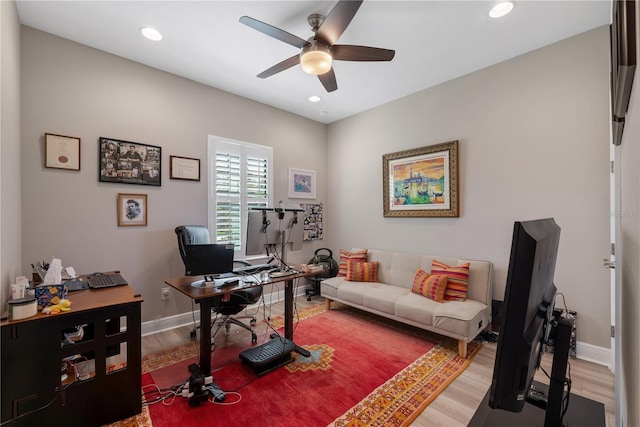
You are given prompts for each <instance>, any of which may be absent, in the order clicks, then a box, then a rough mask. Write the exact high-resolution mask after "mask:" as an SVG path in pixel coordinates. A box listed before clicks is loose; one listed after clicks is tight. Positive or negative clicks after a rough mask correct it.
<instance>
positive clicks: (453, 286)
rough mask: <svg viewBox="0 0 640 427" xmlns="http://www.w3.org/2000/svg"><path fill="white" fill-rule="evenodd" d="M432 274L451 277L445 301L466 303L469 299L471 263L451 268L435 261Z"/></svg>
mask: <svg viewBox="0 0 640 427" xmlns="http://www.w3.org/2000/svg"><path fill="white" fill-rule="evenodd" d="M431 274H446V275H447V276H449V283H448V284H447V289H446V290H445V291H444V299H445V301H464V300H466V299H467V289H468V286H469V263H466V264H462V265H457V266H449V265H447V264H444V263H442V262H440V261H436V260H433V261H432V262H431Z"/></svg>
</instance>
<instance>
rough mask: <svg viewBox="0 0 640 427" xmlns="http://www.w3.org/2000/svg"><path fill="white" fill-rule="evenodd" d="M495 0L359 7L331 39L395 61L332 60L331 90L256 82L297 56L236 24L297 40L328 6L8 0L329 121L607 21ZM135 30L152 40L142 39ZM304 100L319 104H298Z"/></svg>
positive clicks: (575, 6)
mask: <svg viewBox="0 0 640 427" xmlns="http://www.w3.org/2000/svg"><path fill="white" fill-rule="evenodd" d="M495 3H496V2H495V1H481V0H476V1H376V0H371V1H368V0H365V1H364V3H363V4H362V6H361V7H360V9H359V11H358V13H357V14H356V15H355V17H354V19H353V21H352V22H351V24H350V25H349V27H348V28H347V30H346V31H345V32H344V33H343V35H342V36H341V37H340V39H339V40H338V44H354V45H364V46H374V47H382V48H387V49H395V51H396V55H395V58H394V59H393V61H391V62H346V61H336V62H334V70H335V74H336V78H337V82H338V90H336V91H335V92H332V93H327V92H326V91H325V90H324V88H323V86H322V85H321V83H320V82H319V81H318V79H317V77H315V76H311V75H309V74H306V73H304V72H303V71H302V69H301V68H300V67H299V66H296V67H293V68H290V69H288V70H286V71H283V72H281V73H279V74H276V75H274V76H272V77H269V78H267V79H259V78H257V77H256V75H257V74H258V73H260V72H262V71H264V70H265V69H267V68H269V67H271V66H272V65H275V64H276V63H278V62H280V61H282V60H284V59H286V58H289V57H290V56H292V55H295V54H296V53H297V51H298V50H297V48H295V47H293V46H290V45H288V44H285V43H283V42H281V41H279V40H276V39H273V38H271V37H268V36H266V35H264V34H262V33H260V32H258V31H256V30H253V29H251V28H249V27H247V26H245V25H243V24H240V23H239V22H238V19H239V18H240V17H241V16H243V15H248V16H250V17H252V18H255V19H257V20H259V21H262V22H265V23H268V24H271V25H273V26H276V27H279V28H281V29H283V30H285V31H287V32H289V33H292V34H295V35H297V36H298V37H300V38H303V39H307V38H308V37H310V36H311V35H312V32H311V31H310V30H309V28H308V26H307V22H306V18H307V16H308V15H309V14H311V13H322V14H325V15H326V14H327V13H329V11H330V10H331V9H332V8H333V6H334V5H335V4H336V1H239V0H235V1H232V0H228V1H192V0H182V1H32V0H18V1H17V7H18V13H19V16H20V21H21V23H22V24H24V25H28V26H30V27H33V28H37V29H39V30H42V31H46V32H48V33H51V34H55V35H58V36H60V37H64V38H66V39H70V40H73V41H76V42H78V43H82V44H85V45H88V46H91V47H94V48H96V49H100V50H103V51H106V52H110V53H113V54H115V55H119V56H122V57H124V58H128V59H131V60H133V61H136V62H140V63H142V64H146V65H149V66H151V67H154V68H158V69H160V70H164V71H167V72H170V73H173V74H176V75H179V76H183V77H186V78H188V79H191V80H194V81H197V82H200V83H203V84H206V85H209V86H213V87H216V88H219V89H222V90H224V91H227V92H231V93H234V94H237V95H240V96H243V97H246V98H250V99H253V100H256V101H259V102H261V103H264V104H267V105H272V106H274V107H277V108H280V109H282V110H286V111H290V112H292V113H295V114H298V115H301V116H304V117H308V118H310V119H312V120H316V121H318V122H321V123H331V122H333V121H336V120H339V119H342V118H345V117H348V116H350V115H353V114H356V113H358V112H361V111H364V110H368V109H370V108H373V107H376V106H378V105H382V104H385V103H387V102H389V101H392V100H394V99H398V98H401V97H403V96H406V95H409V94H412V93H415V92H418V91H420V90H423V89H426V88H428V87H431V86H434V85H437V84H439V83H442V82H444V81H447V80H451V79H453V78H456V77H459V76H462V75H464V74H468V73H470V72H473V71H476V70H479V69H482V68H485V67H487V66H490V65H492V64H496V63H498V62H501V61H504V60H507V59H509V58H512V57H515V56H518V55H521V54H523V53H525V52H529V51H531V50H534V49H537V48H540V47H543V46H546V45H548V44H551V43H554V42H556V41H558V40H562V39H564V38H567V37H570V36H573V35H576V34H579V33H582V32H585V31H588V30H591V29H593V28H596V27H599V26H602V25H608V24H609V22H610V13H611V12H610V8H611V3H610V0H587V1H578V0H569V1H548V0H526V1H525V0H519V1H517V2H516V6H515V8H514V10H513V11H512V12H511V13H510V14H509V15H507V16H506V17H504V18H500V19H493V18H490V17H489V15H488V12H489V9H490V7H491V6H492V5H493V4H495ZM145 25H148V26H153V27H155V28H157V29H158V30H160V31H161V32H162V34H163V35H164V39H163V40H162V41H160V42H152V41H149V40H147V39H145V38H143V37H142V36H141V35H140V32H139V29H140V28H141V27H142V26H145ZM311 95H319V96H320V97H321V101H320V102H318V103H311V102H309V101H308V97H309V96H311Z"/></svg>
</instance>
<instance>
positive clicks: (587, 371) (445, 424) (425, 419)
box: [142, 296, 615, 427]
mask: <svg viewBox="0 0 640 427" xmlns="http://www.w3.org/2000/svg"><path fill="white" fill-rule="evenodd" d="M314 304H324V299H323V298H321V297H319V296H316V297H313V299H312V301H311V302H307V300H306V298H305V297H298V298H296V305H297V308H298V309H302V308H305V307H308V306H310V305H314ZM264 312H266V315H267V316H271V317H275V316H277V315H280V314H282V313H283V312H284V306H283V304H282V302H278V303H275V304H272V305H270V307H268V308H266V309H263V308H261V309H260V310H259V312H258V313H256V310H252V311H251V312H250V314H252V315H255V316H256V317H257V318H258V320H260V319H262V318H263V313H264ZM191 329H192V327H183V328H178V329H173V330H170V331H165V332H161V333H157V334H154V335H149V336H145V337H143V339H142V355H143V356H144V355H146V354H151V353H155V352H158V351H160V350H164V349H169V348H173V347H175V346H178V345H180V344H185V343H189V342H192V343H194V345H197V344H196V343H195V341H192V340H190V338H189V331H190V330H191ZM258 332H259V331H258ZM236 339H246V340H250V339H251V338H250V335H249V333H248V332H247V331H245V330H244V329H242V328H239V327H237V326H232V328H231V332H230V334H229V336H225V334H224V333H220V334H218V337H217V339H216V344H220V345H223V344H224V343H223V341H226V340H236ZM495 353H496V344H492V343H485V344H484V345H483V347H482V349H481V350H480V351H479V352H478V354H477V355H476V356H475V357H474V359H473V361H472V363H471V364H470V365H469V367H468V368H467V369H466V370H465V371H464V372H463V373H462V374H461V375H460V376H459V377H458V378H456V380H455V381H453V382H452V383H451V384H450V385H449V386H448V387H447V388H446V389H445V390H444V391H443V392H442V393H441V394H440V395H439V396H438V397H437V398H436V399H435V400H434V401H433V402H432V403H431V404H430V405H429V406H428V407H427V408H426V409H425V410H424V411H423V412H422V414H420V416H418V418H417V419H416V420H415V421H414V422H413V424H412V427H439V426H442V427H458V426H459V427H464V426H466V425H467V424H468V422H469V421H470V420H471V418H472V417H473V414H474V413H475V411H476V409H477V407H478V405H479V404H480V402H481V401H482V399H483V398H484V396H485V394H486V392H487V390H489V386H490V385H491V378H492V373H493V364H494V359H495ZM551 357H552V354H546V355H545V356H544V358H543V361H542V365H543V367H544V368H545V369H546V370H547V372H550V369H551ZM570 364H571V378H572V388H571V392H572V393H575V394H578V395H581V396H584V397H587V398H589V399H592V400H596V401H599V402H603V403H604V404H605V415H606V425H607V427H613V426H614V425H615V400H614V399H615V395H614V376H613V374H612V373H611V371H609V369H608V368H607V367H605V366H601V365H597V364H594V363H591V362H586V361H584V360H579V359H578V360H571V361H570ZM535 379H536V380H537V381H540V382H542V383H546V384H548V380H547V378H546V377H545V376H544V374H543V373H541V372H538V374H536V378H535Z"/></svg>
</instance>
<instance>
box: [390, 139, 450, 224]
mask: <svg viewBox="0 0 640 427" xmlns="http://www.w3.org/2000/svg"><path fill="white" fill-rule="evenodd" d="M382 176H383V178H382V179H383V184H382V191H383V197H382V199H383V203H384V208H383V213H384V216H386V217H395V216H404V217H422V216H431V217H457V216H459V213H458V141H452V142H445V143H443V144H437V145H430V146H427V147H421V148H413V149H410V150H405V151H400V152H397V153H390V154H385V155H384V156H382Z"/></svg>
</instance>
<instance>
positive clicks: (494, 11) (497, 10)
mask: <svg viewBox="0 0 640 427" xmlns="http://www.w3.org/2000/svg"><path fill="white" fill-rule="evenodd" d="M512 10H513V2H512V1H503V2H500V3H497V4H496V5H495V6H493V7H492V8H491V10H490V11H489V16H490V17H492V18H502V17H503V16H505V15H507V14H508V13H509V12H511V11H512Z"/></svg>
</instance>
